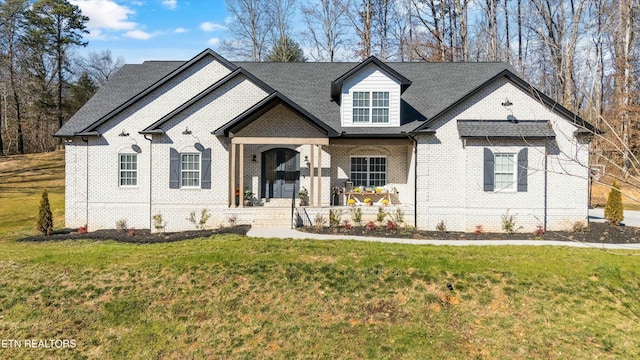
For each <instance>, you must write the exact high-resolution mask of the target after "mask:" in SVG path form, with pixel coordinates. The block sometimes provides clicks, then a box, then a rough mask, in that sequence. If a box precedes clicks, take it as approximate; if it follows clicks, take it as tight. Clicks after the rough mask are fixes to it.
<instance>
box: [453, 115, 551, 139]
mask: <svg viewBox="0 0 640 360" xmlns="http://www.w3.org/2000/svg"><path fill="white" fill-rule="evenodd" d="M458 133H459V134H460V138H461V139H472V138H493V139H549V138H554V137H555V136H556V134H555V133H554V132H553V129H552V128H551V125H550V124H549V121H547V120H518V121H507V120H458Z"/></svg>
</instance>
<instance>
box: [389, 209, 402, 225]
mask: <svg viewBox="0 0 640 360" xmlns="http://www.w3.org/2000/svg"><path fill="white" fill-rule="evenodd" d="M391 217H392V218H393V221H395V222H396V224H404V213H403V212H402V210H400V208H396V211H395V212H394V213H393V214H392V215H391Z"/></svg>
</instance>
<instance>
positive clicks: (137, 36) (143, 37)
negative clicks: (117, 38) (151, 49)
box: [124, 30, 155, 40]
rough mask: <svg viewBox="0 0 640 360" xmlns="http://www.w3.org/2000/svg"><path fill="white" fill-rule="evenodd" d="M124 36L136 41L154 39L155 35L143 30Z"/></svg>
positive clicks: (132, 31) (129, 32) (127, 33)
mask: <svg viewBox="0 0 640 360" xmlns="http://www.w3.org/2000/svg"><path fill="white" fill-rule="evenodd" d="M124 36H126V37H128V38H132V39H136V40H148V39H151V38H152V37H154V36H155V35H154V34H149V33H148V32H145V31H142V30H131V31H127V32H126V33H124Z"/></svg>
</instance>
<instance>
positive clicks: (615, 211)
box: [604, 180, 624, 225]
mask: <svg viewBox="0 0 640 360" xmlns="http://www.w3.org/2000/svg"><path fill="white" fill-rule="evenodd" d="M604 218H605V219H607V222H608V223H609V224H612V225H620V223H621V222H622V220H624V207H623V206H622V195H621V194H620V186H619V185H618V182H617V181H615V180H614V181H613V184H612V185H611V191H609V196H608V197H607V204H606V205H605V207H604Z"/></svg>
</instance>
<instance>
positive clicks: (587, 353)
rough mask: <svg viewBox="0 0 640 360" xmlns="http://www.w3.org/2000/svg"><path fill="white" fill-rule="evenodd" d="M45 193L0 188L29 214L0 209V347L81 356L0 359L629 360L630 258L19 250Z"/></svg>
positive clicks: (241, 243) (466, 250) (280, 249)
mask: <svg viewBox="0 0 640 360" xmlns="http://www.w3.org/2000/svg"><path fill="white" fill-rule="evenodd" d="M56 154H59V153H55V154H53V155H51V156H53V158H54V160H51V159H50V160H49V161H50V162H52V163H56V162H60V161H61V157H60V155H56ZM56 156H57V158H56ZM56 159H57V160H56ZM29 161H32V160H31V159H30V158H29V157H27V158H26V159H24V161H22V162H21V163H22V164H29V163H30V162H29ZM0 166H2V164H1V163H0ZM40 167H43V166H42V165H40ZM7 168H8V167H6V166H5V167H4V169H7ZM2 176H3V177H4V178H7V177H6V175H5V174H4V172H3V173H2ZM24 179H25V180H28V179H29V178H28V177H25V178H24ZM51 181H52V182H53V183H54V184H55V183H57V182H59V181H60V180H59V179H58V180H51ZM43 183H46V181H44V180H41V184H39V185H38V186H31V184H29V181H23V182H22V183H19V182H16V183H15V185H14V186H13V187H9V188H12V189H14V190H13V192H6V193H5V191H4V189H6V188H7V187H6V186H5V183H3V185H2V186H3V188H2V189H3V193H2V195H1V196H2V201H4V200H5V199H9V200H10V201H13V202H14V206H19V205H21V206H23V207H24V208H25V209H24V211H22V210H21V212H20V213H19V214H18V213H16V215H15V217H14V216H13V214H14V211H11V210H7V209H5V207H4V203H3V206H0V208H1V209H2V210H1V211H2V225H1V226H2V228H1V229H2V231H3V232H6V233H9V234H12V235H10V236H9V237H5V240H0V254H1V256H0V339H73V340H75V342H76V344H77V347H76V348H75V349H25V348H21V349H7V348H0V358H60V359H67V358H77V359H83V358H89V359H120V358H127V359H129V358H131V359H159V358H161V359H183V358H184V359H192V358H194V359H211V358H239V359H255V358H276V359H283V358H320V359H325V358H332V359H333V358H344V359H353V358H370V359H399V358H405V359H441V358H447V359H470V358H471V359H489V358H495V359H512V358H527V359H592V358H593V359H595V358H611V359H614V358H616V359H617V358H638V357H640V341H638V339H640V327H638V325H637V324H638V323H639V322H640V303H639V302H638V298H639V297H640V290H639V289H640V287H639V286H640V267H638V257H635V256H620V255H614V254H612V253H610V252H605V251H601V250H594V249H572V248H564V247H437V246H409V245H400V244H380V243H363V242H354V241H335V242H331V241H294V240H277V239H250V238H246V237H242V236H235V235H222V236H215V237H212V238H208V239H197V240H191V241H183V242H176V243H168V244H153V245H133V244H122V243H116V242H111V241H108V242H92V241H60V242H45V243H22V242H16V241H15V240H14V239H15V237H16V236H18V235H19V234H24V233H27V232H34V231H35V230H33V225H30V223H31V222H35V215H33V216H32V215H31V212H30V211H32V212H33V214H35V213H37V204H38V200H39V196H40V191H41V189H40V187H41V186H42V184H43ZM47 188H48V189H49V191H52V189H57V190H55V192H57V193H58V194H60V195H62V194H63V191H62V187H61V185H58V187H55V186H52V187H47ZM21 189H24V191H23V192H22V190H21ZM21 193H22V195H21ZM18 199H22V201H18ZM54 203H55V204H57V205H56V206H57V207H55V208H54V212H56V214H57V215H58V216H60V215H61V214H62V210H61V208H62V201H61V200H58V201H57V202H54ZM27 204H30V205H28V206H27ZM27 207H32V210H29V211H27V210H26V208H27ZM7 216H8V217H9V218H6V217H7ZM60 226H61V224H60V225H59V226H58V227H60ZM637 254H639V253H637V252H636V253H635V255H637ZM447 282H450V283H452V284H453V286H454V291H453V292H451V291H449V290H447V287H446V284H447Z"/></svg>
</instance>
